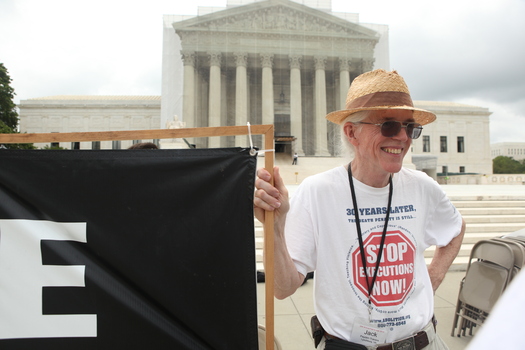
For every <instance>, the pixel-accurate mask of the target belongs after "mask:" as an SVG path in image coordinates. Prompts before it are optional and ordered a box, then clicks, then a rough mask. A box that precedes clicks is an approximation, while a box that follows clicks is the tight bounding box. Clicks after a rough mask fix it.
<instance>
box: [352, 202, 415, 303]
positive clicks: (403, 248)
mask: <svg viewBox="0 0 525 350" xmlns="http://www.w3.org/2000/svg"><path fill="white" fill-rule="evenodd" d="M386 212H387V208H386V207H377V208H359V221H360V223H361V225H362V229H364V227H365V225H366V224H365V223H379V224H378V225H376V226H374V227H369V226H368V227H369V228H368V229H367V230H363V245H364V254H365V261H366V270H365V267H364V266H363V259H362V256H361V254H362V253H361V249H360V248H359V243H358V240H357V238H356V240H355V244H353V245H352V246H351V247H350V250H349V252H348V255H347V258H346V270H347V278H348V281H349V283H350V286H351V287H352V289H353V291H354V292H355V293H356V296H357V297H358V298H359V300H361V301H362V302H363V303H364V304H366V305H368V299H369V293H368V285H371V284H372V279H373V276H374V272H375V270H376V266H377V260H378V258H379V253H380V252H379V248H380V245H381V237H382V234H383V225H381V223H384V221H385V216H386V215H385V214H386ZM346 214H347V216H348V222H349V224H350V225H355V221H356V220H355V212H354V209H346ZM414 219H416V209H415V208H414V206H413V205H401V206H393V207H392V208H391V209H390V219H389V223H388V230H387V233H386V239H385V243H384V246H383V251H382V254H381V261H380V264H379V268H378V271H377V278H376V281H375V283H374V285H373V288H372V291H371V293H370V302H371V304H372V306H374V307H375V309H376V311H378V312H382V311H385V310H381V308H383V307H388V310H390V311H389V312H391V311H393V310H394V309H397V311H400V310H401V309H402V308H403V306H404V303H405V302H406V300H407V298H408V297H409V296H410V294H411V293H412V291H413V290H414V284H415V280H414V273H415V266H414V261H415V256H416V245H415V241H414V237H413V235H412V233H411V232H410V231H409V230H408V229H407V228H406V226H409V225H407V224H408V221H412V220H414ZM401 222H402V223H403V224H402V225H399V223H401ZM363 224H365V225H363ZM368 225H369V224H368ZM365 271H366V273H365ZM367 276H368V284H367ZM385 312H386V311H385Z"/></svg>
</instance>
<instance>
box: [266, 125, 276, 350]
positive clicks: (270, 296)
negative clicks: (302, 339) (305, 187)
mask: <svg viewBox="0 0 525 350" xmlns="http://www.w3.org/2000/svg"><path fill="white" fill-rule="evenodd" d="M273 133H274V128H273V125H272V127H271V128H269V130H268V131H266V133H265V134H264V149H266V150H274V148H275V147H274V135H273ZM274 156H275V151H272V152H266V154H265V157H264V167H265V169H266V170H267V171H268V172H269V173H270V174H272V178H271V180H270V183H271V184H272V185H273V183H274V179H273V166H274ZM273 214H274V213H273V212H271V211H267V212H266V213H265V217H264V254H265V263H264V274H265V277H264V282H265V288H266V289H265V291H266V294H265V295H266V310H265V315H266V350H274V344H275V340H274V339H275V336H274V291H273V289H274V281H273V274H274V272H273V270H274V262H273V260H274V227H273V225H274V215H273Z"/></svg>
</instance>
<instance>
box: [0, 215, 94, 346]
mask: <svg viewBox="0 0 525 350" xmlns="http://www.w3.org/2000/svg"><path fill="white" fill-rule="evenodd" d="M42 240H59V241H78V242H86V223H58V222H52V221H39V220H14V219H13V220H11V219H10V220H0V339H20V338H67V337H96V336H97V315H43V314H42V287H50V286H54V287H56V286H61V287H85V278H84V274H85V266H84V265H70V266H53V265H42V252H41V249H40V241H42Z"/></svg>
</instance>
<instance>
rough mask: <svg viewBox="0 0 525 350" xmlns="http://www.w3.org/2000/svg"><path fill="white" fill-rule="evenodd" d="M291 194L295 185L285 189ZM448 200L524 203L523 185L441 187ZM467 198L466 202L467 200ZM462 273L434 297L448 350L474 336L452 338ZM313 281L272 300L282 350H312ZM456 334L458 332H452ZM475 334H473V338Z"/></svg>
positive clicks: (260, 293) (260, 288)
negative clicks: (517, 200)
mask: <svg viewBox="0 0 525 350" xmlns="http://www.w3.org/2000/svg"><path fill="white" fill-rule="evenodd" d="M287 187H288V189H289V191H290V193H291V194H293V192H294V190H295V188H296V186H294V185H292V186H288V185H287ZM442 188H443V189H444V191H445V192H446V193H447V195H448V196H449V197H450V198H451V199H457V198H463V199H464V200H483V199H484V198H485V199H489V198H492V199H498V200H516V199H519V200H525V186H519V185H443V186H442ZM467 198H468V199H467ZM464 276H465V271H452V270H451V271H449V272H448V273H447V276H446V278H445V280H444V281H443V283H442V284H441V286H440V287H439V289H438V290H437V292H436V295H435V308H434V312H435V315H436V317H437V319H438V326H437V331H438V334H439V335H440V336H441V338H442V339H443V340H444V342H445V343H446V344H447V345H448V347H449V348H450V350H462V349H465V348H466V346H467V345H468V343H469V341H470V340H471V339H472V338H473V336H468V335H467V336H462V337H457V336H451V331H452V323H453V320H454V311H455V307H456V301H457V297H458V292H459V286H460V281H461V279H462V278H463V277H464ZM312 293H313V280H309V281H308V282H307V283H306V284H304V285H303V286H301V287H300V288H299V289H298V290H297V292H296V293H295V294H294V295H292V296H290V297H288V298H286V299H284V300H277V299H275V308H274V314H275V315H274V324H275V337H276V338H277V340H278V341H279V343H280V344H281V347H282V349H283V350H303V349H314V347H313V340H312V336H311V332H310V318H311V317H312V316H313V315H314V313H315V312H314V307H313V300H312V299H313V297H312ZM264 295H265V289H264V283H258V284H257V300H258V305H257V307H258V315H259V316H258V318H259V324H262V325H264V324H265V317H264V312H265V298H264ZM455 334H457V332H456V333H455ZM475 334H476V331H474V336H475Z"/></svg>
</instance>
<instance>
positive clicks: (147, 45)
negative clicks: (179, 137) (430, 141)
mask: <svg viewBox="0 0 525 350" xmlns="http://www.w3.org/2000/svg"><path fill="white" fill-rule="evenodd" d="M239 1H241V0H237V2H239ZM327 1H328V0H319V2H320V3H325V2H327ZM197 5H199V6H219V7H224V6H226V0H195V1H183V0H170V1H167V0H148V1H129V0H90V1H71V0H47V1H42V0H0V62H3V63H4V64H5V66H6V67H7V69H8V70H9V74H10V76H11V78H12V79H13V82H12V86H13V87H14V89H15V91H16V94H17V96H16V98H15V102H16V103H18V102H19V101H20V100H25V99H29V98H35V97H42V96H51V95H77V94H79V95H160V94H161V59H162V15H164V14H180V15H196V14H197ZM332 10H333V11H337V12H351V13H359V14H360V20H361V22H365V23H378V24H387V25H389V29H390V65H391V68H392V69H396V70H398V71H399V73H400V74H401V75H403V76H404V77H405V80H406V81H407V83H408V85H409V87H410V90H411V92H412V97H413V99H415V100H431V101H453V102H460V103H466V104H471V105H476V106H481V107H486V108H489V110H490V111H491V112H492V113H493V114H492V115H491V117H490V120H491V124H490V128H491V142H492V143H495V142H524V141H525V21H524V20H523V16H524V15H525V0H497V1H495V0H441V1H421V0H396V1H393V0H354V1H349V0H332Z"/></svg>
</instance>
